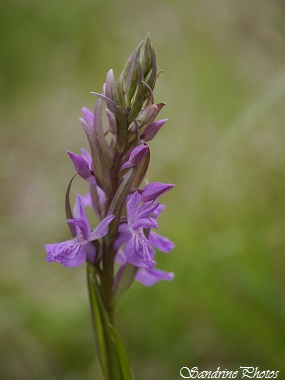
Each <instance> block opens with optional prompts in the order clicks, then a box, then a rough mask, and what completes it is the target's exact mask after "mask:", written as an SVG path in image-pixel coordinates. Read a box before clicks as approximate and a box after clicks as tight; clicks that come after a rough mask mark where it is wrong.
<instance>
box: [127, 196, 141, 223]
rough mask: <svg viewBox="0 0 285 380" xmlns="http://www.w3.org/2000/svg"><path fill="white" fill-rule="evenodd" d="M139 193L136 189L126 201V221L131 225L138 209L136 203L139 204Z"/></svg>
mask: <svg viewBox="0 0 285 380" xmlns="http://www.w3.org/2000/svg"><path fill="white" fill-rule="evenodd" d="M139 200H140V197H139V194H138V192H137V191H135V192H134V195H133V196H132V197H131V198H130V200H129V201H128V203H127V215H128V223H129V225H131V224H132V223H133V221H134V220H135V216H136V214H137V212H138V211H137V210H138V204H139Z"/></svg>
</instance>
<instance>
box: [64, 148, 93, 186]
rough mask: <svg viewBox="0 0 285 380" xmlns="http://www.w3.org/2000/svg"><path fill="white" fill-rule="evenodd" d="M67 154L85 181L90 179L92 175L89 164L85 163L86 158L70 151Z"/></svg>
mask: <svg viewBox="0 0 285 380" xmlns="http://www.w3.org/2000/svg"><path fill="white" fill-rule="evenodd" d="M67 153H68V155H69V157H70V159H71V161H72V163H73V166H74V167H75V170H76V172H77V173H78V174H79V175H80V176H81V177H82V178H84V179H86V178H88V177H90V175H91V173H90V169H89V165H88V162H87V161H85V160H84V158H82V157H81V156H79V155H78V154H74V153H72V152H70V151H69V150H68V151H67Z"/></svg>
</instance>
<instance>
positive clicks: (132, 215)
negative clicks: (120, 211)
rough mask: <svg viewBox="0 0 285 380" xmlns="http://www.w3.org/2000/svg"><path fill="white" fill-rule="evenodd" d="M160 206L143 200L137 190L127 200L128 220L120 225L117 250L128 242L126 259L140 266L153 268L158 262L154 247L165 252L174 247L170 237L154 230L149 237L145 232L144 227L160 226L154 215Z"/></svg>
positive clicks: (125, 251) (116, 244) (125, 250)
mask: <svg viewBox="0 0 285 380" xmlns="http://www.w3.org/2000/svg"><path fill="white" fill-rule="evenodd" d="M140 203H141V204H140ZM159 206H160V204H159V203H158V202H156V203H154V202H141V197H140V195H139V193H138V192H137V191H136V192H135V193H134V194H133V196H132V197H131V198H130V199H129V201H128V202H127V221H128V222H127V223H121V224H120V226H119V235H118V238H117V239H116V242H115V250H118V249H119V247H120V246H121V245H122V244H124V243H126V245H125V249H124V253H125V258H126V261H127V262H129V263H130V264H132V265H135V266H137V267H139V268H147V269H150V270H153V268H154V267H155V264H156V263H155V261H154V255H155V252H154V249H153V247H155V248H157V249H159V250H160V251H162V252H165V253H168V252H170V251H171V250H172V249H173V248H174V244H173V243H172V242H171V241H170V240H169V239H167V238H165V237H163V236H161V235H159V234H157V233H155V232H153V231H150V232H149V234H148V237H146V235H145V233H144V228H146V229H150V228H158V225H157V222H156V219H155V218H154V217H153V216H154V214H155V211H156V210H157V209H158V208H159ZM160 211H161V210H160ZM160 211H157V212H156V214H155V215H156V216H158V214H159V212H160ZM149 215H152V216H149Z"/></svg>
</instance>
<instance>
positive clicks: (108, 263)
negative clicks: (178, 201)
mask: <svg viewBox="0 0 285 380" xmlns="http://www.w3.org/2000/svg"><path fill="white" fill-rule="evenodd" d="M157 77H158V74H157V67H156V57H155V52H154V49H153V46H152V44H151V42H150V38H149V37H148V36H147V37H146V38H145V39H144V40H143V41H142V42H141V43H140V44H139V45H138V47H137V48H136V49H135V51H134V52H133V53H132V55H131V56H130V58H129V59H128V61H127V63H126V66H125V68H124V70H123V71H122V73H121V75H120V77H119V80H118V81H117V82H116V81H115V78H114V74H113V71H112V70H110V71H109V72H108V74H107V78H106V83H105V84H104V86H103V91H102V93H101V94H99V93H92V94H93V95H95V96H96V97H97V102H96V105H95V109H94V112H91V111H90V110H88V109H87V108H85V107H84V108H83V109H82V111H83V118H82V119H80V122H81V125H82V127H83V129H84V132H85V134H86V137H87V140H88V143H89V148H90V153H89V152H88V151H86V150H85V149H82V150H81V154H80V155H79V154H74V153H72V152H70V151H68V155H69V157H70V159H71V161H72V163H73V166H74V168H75V171H76V173H77V174H78V175H79V176H80V177H81V178H82V179H84V180H85V181H86V182H87V183H88V184H89V193H88V194H86V195H85V196H81V195H79V194H78V195H77V196H76V201H75V206H74V208H73V212H72V211H71V209H70V206H69V191H70V186H71V183H72V180H71V182H70V185H69V187H68V191H67V196H66V213H67V223H68V224H69V227H70V230H71V233H72V235H73V236H72V239H70V240H67V241H64V242H60V243H54V244H47V245H46V246H45V250H46V252H47V257H46V260H47V261H48V262H59V263H61V264H62V265H64V266H66V267H76V266H78V265H81V264H82V263H84V262H86V261H87V262H88V264H90V265H92V266H93V267H94V268H95V269H96V270H97V271H98V273H100V274H101V276H102V278H103V277H104V273H107V272H108V276H109V279H110V281H111V282H112V286H113V287H116V286H118V283H119V281H120V279H121V278H122V276H123V273H124V271H125V270H126V267H127V266H130V265H131V266H132V267H133V268H134V271H133V279H136V280H137V281H139V282H141V283H142V284H144V285H146V286H151V285H153V284H154V283H156V282H158V281H161V280H168V281H170V280H172V279H173V278H174V275H173V273H171V272H164V271H162V270H158V269H156V268H155V267H156V262H155V250H154V249H157V250H159V251H161V252H165V253H168V252H170V251H171V250H172V249H173V248H174V244H173V243H172V242H171V241H170V240H169V239H167V238H166V237H163V236H161V235H160V234H158V233H157V232H155V231H154V230H157V229H158V224H157V217H158V215H159V214H160V212H161V211H162V210H163V209H164V208H165V206H164V205H162V204H160V203H159V202H158V201H157V199H158V198H159V197H160V196H161V195H163V194H164V193H166V192H167V191H169V190H171V189H172V188H173V186H174V185H172V184H164V183H161V182H153V183H148V184H146V185H142V184H143V181H144V177H145V175H146V172H147V169H148V165H149V161H150V149H149V146H148V145H147V142H149V141H151V140H152V139H153V138H154V137H155V136H156V134H157V133H158V131H159V130H160V128H161V127H162V126H163V125H164V124H165V122H166V121H167V119H162V120H157V121H155V119H156V117H157V116H158V114H159V112H160V110H161V109H162V108H163V106H164V105H165V104H164V103H158V104H154V97H153V89H154V87H155V83H156V79H157ZM103 105H105V106H106V107H107V109H106V110H105V111H106V117H105V118H104V120H105V121H106V125H104V122H103V116H102V113H103ZM86 207H90V208H92V209H93V211H94V213H95V215H96V217H97V219H98V225H97V227H95V228H92V227H91V224H90V222H89V220H88V217H87V214H86V211H85V208H86ZM115 263H116V265H115ZM110 268H111V272H112V276H111V277H110ZM102 282H103V280H102Z"/></svg>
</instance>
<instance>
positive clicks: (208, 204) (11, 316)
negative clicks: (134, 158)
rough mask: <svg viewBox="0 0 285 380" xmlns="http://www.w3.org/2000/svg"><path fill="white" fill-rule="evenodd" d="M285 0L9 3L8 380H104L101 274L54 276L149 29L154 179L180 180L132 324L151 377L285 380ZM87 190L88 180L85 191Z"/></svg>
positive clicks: (127, 334)
mask: <svg viewBox="0 0 285 380" xmlns="http://www.w3.org/2000/svg"><path fill="white" fill-rule="evenodd" d="M284 16H285V3H284V1H282V0H280V1H277V0H271V1H267V0H251V1H248V0H232V1H227V0H213V1H210V0H208V1H206V0H201V1H192V0H175V1H174V0H157V1H150V0H144V1H143V2H138V1H137V2H136V1H131V0H122V1H111V0H109V1H108V0H105V1H104V0H81V1H76V0H69V1H64V0H62V1H58V0H49V1H45V2H44V1H36V0H11V1H9V2H8V1H7V2H4V3H2V4H1V11H0V46H1V48H0V56H1V60H0V96H1V99H0V113H1V141H0V145H1V153H0V154H1V156H0V157H1V160H0V170H1V178H0V179H1V199H0V205H1V216H0V218H1V219H0V221H1V229H0V238H1V255H0V276H1V277H0V278H1V279H0V286H1V301H0V302H1V303H0V308H1V314H0V342H1V343H0V345H1V353H0V357H1V359H0V360H1V363H0V378H1V379H3V380H6V379H7V380H38V379H41V380H59V379H60V380H79V379H80V380H81V379H87V380H89V379H90V380H91V379H98V380H99V379H101V374H100V370H99V367H98V363H97V360H96V353H95V348H94V342H93V336H92V328H91V323H90V318H89V309H88V307H89V306H88V298H87V293H86V284H85V268H84V267H79V268H76V269H66V268H64V267H61V266H60V265H57V264H47V263H46V262H45V252H44V249H43V246H44V244H45V243H47V242H54V241H60V240H64V239H66V238H68V237H69V233H68V228H67V226H66V224H65V221H64V220H65V214H64V195H65V189H66V186H67V183H68V181H69V179H70V177H71V176H72V174H73V167H72V165H71V163H70V162H69V159H68V156H67V154H66V152H65V151H66V149H70V150H71V151H74V152H79V149H80V147H81V146H84V147H87V144H86V141H85V138H84V136H83V133H82V131H81V127H80V125H79V123H78V121H77V118H78V117H79V116H81V107H82V106H87V107H90V108H92V107H93V105H94V102H95V99H94V98H93V97H92V96H91V95H89V92H90V91H100V89H101V86H102V84H103V82H104V80H105V75H106V73H107V71H108V69H109V68H113V69H114V70H115V73H116V74H117V77H118V75H119V73H120V71H121V70H122V68H123V66H124V63H125V61H126V59H127V58H128V56H129V55H130V53H131V52H132V50H133V49H134V47H135V46H136V45H137V44H138V43H139V41H140V40H141V39H143V38H144V36H145V35H146V33H148V32H150V34H151V37H152V42H153V43H154V45H155V48H156V52H157V58H158V65H159V69H163V70H164V74H163V75H162V76H161V78H160V79H159V81H158V83H157V87H156V92H155V94H156V101H157V102H159V101H164V102H166V103H167V106H166V107H165V108H164V110H163V111H162V113H161V116H162V117H168V118H169V122H168V123H167V124H166V125H165V127H164V129H163V130H162V131H161V132H160V133H159V135H158V136H157V138H156V139H155V140H154V141H153V142H152V143H151V152H152V162H151V169H150V171H149V174H148V179H149V180H150V181H164V182H173V183H175V184H176V187H175V189H174V190H173V191H172V192H171V193H169V194H167V195H166V196H165V197H164V200H163V201H164V203H166V204H167V210H166V212H165V213H164V215H162V216H161V217H160V232H161V233H162V234H164V235H166V236H169V237H170V238H171V239H172V240H173V241H175V243H176V249H175V251H173V253H171V254H169V255H167V256H166V255H163V254H160V255H159V257H158V265H159V267H160V268H162V269H164V270H172V271H174V272H175V274H176V278H175V281H174V282H173V283H160V284H157V285H156V286H154V287H153V288H144V287H143V286H141V285H140V284H134V285H133V287H132V288H131V289H130V291H129V293H128V295H126V296H125V297H124V299H123V300H122V302H121V304H120V305H119V307H118V310H117V325H118V330H119V332H120V335H121V337H122V340H123V341H124V342H125V344H126V346H127V348H128V351H129V353H130V356H131V361H132V364H133V368H134V372H135V373H136V377H137V379H138V380H145V379H148V380H156V379H169V380H170V379H178V378H180V377H179V369H180V368H181V367H182V366H188V367H190V368H191V367H192V366H199V368H200V369H201V370H202V369H204V370H205V369H213V370H214V369H215V368H217V367H218V366H220V367H222V368H228V369H233V370H236V369H238V368H239V366H242V365H249V366H254V367H257V366H258V367H259V368H260V369H264V370H267V369H272V370H279V371H281V374H280V375H279V377H280V378H284V376H285V324H284V322H285V303H284V291H285V276H284V270H285V269H284V267H285V216H284V214H285V128H284V119H285V107H284V102H285V67H284V64H285V24H284ZM86 190H87V188H86V187H84V184H82V183H81V182H80V181H79V180H78V181H77V182H76V183H75V186H74V192H73V196H74V194H75V192H76V191H78V192H85V191H86Z"/></svg>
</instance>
